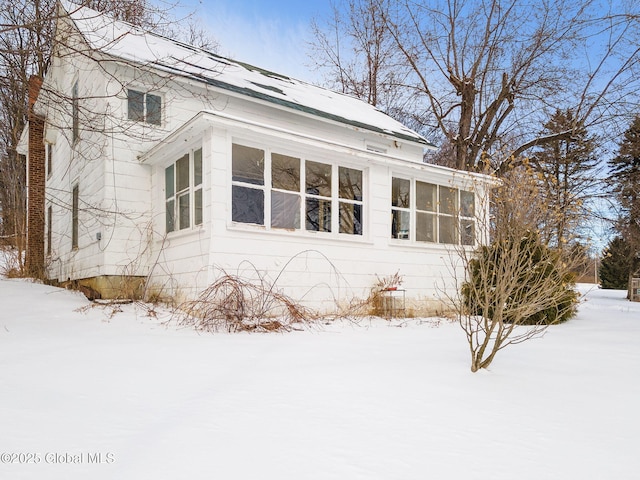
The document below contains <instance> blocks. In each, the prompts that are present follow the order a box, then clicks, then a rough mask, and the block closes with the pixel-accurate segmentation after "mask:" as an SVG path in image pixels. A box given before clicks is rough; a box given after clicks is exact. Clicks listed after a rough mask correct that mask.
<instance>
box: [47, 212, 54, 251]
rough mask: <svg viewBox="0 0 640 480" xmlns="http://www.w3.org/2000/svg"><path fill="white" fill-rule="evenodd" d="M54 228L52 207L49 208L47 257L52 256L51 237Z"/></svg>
mask: <svg viewBox="0 0 640 480" xmlns="http://www.w3.org/2000/svg"><path fill="white" fill-rule="evenodd" d="M52 226H53V210H52V207H51V205H49V207H47V255H51V237H52V231H51V230H52Z"/></svg>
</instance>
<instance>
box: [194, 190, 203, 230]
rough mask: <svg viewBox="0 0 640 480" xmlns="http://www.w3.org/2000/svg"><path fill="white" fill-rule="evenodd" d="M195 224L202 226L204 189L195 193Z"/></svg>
mask: <svg viewBox="0 0 640 480" xmlns="http://www.w3.org/2000/svg"><path fill="white" fill-rule="evenodd" d="M193 197H194V198H193V202H194V203H193V223H194V224H195V225H202V189H201V188H200V189H198V190H196V191H195V192H193Z"/></svg>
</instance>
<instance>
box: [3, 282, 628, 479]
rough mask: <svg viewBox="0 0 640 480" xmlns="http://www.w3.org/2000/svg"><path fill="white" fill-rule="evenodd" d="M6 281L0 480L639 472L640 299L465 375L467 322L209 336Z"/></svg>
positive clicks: (605, 302)
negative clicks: (111, 314)
mask: <svg viewBox="0 0 640 480" xmlns="http://www.w3.org/2000/svg"><path fill="white" fill-rule="evenodd" d="M88 303H89V302H88V301H86V300H85V299H84V297H82V296H81V295H79V294H77V293H75V292H69V291H65V290H60V289H56V288H53V287H49V286H44V285H39V284H34V283H30V282H26V281H21V280H8V279H0V454H2V455H1V458H0V459H1V460H2V463H0V478H1V479H65V480H67V479H93V480H95V479H119V480H123V479H136V480H138V479H278V480H282V479H296V480H299V479H322V480H328V479H341V480H344V479H362V480H365V479H366V480H372V479H385V480H388V479H431V478H433V479H464V480H469V479H492V480H501V479H505V480H507V479H508V480H513V479H519V480H521V479H536V480H541V479H563V480H566V479H580V480H585V479H616V480H623V479H637V478H640V477H639V475H640V474H639V473H638V472H640V455H639V454H638V452H639V451H640V304H632V303H629V302H627V301H626V300H625V298H624V292H620V291H603V290H597V289H595V290H591V291H589V292H588V293H587V295H586V300H585V301H584V303H583V304H582V306H581V307H580V312H579V315H578V317H577V318H576V319H574V320H572V321H570V322H569V323H567V324H564V325H559V326H555V327H553V328H551V329H550V330H548V332H547V334H546V336H545V337H543V338H542V339H538V340H534V341H531V342H527V343H525V344H522V345H519V346H514V347H510V348H508V349H506V350H504V351H503V352H502V353H501V354H500V355H499V356H498V357H497V358H496V360H495V362H494V364H493V366H492V368H491V370H490V371H483V372H479V373H476V374H473V373H471V372H470V371H469V354H468V351H467V349H466V345H465V341H464V337H463V334H462V331H461V330H460V328H459V327H458V326H457V325H456V324H450V323H441V324H440V325H436V324H434V322H433V321H411V322H409V323H407V324H405V325H404V326H398V324H397V323H396V324H389V323H386V322H384V321H375V322H366V323H363V324H361V325H359V326H355V325H352V324H342V325H331V326H324V327H323V328H322V329H317V330H312V331H304V332H293V333H288V334H214V335H212V334H197V333H195V332H193V331H190V330H185V329H176V328H175V327H172V326H168V327H167V326H164V325H163V324H162V323H161V322H162V320H163V319H162V318H158V319H156V318H152V317H148V316H146V312H145V311H144V309H141V308H139V307H137V308H136V307H134V306H127V307H125V308H123V310H124V311H123V312H122V313H119V314H117V315H115V316H114V317H113V318H109V316H108V315H107V312H106V311H105V310H103V309H100V308H90V309H86V310H85V311H78V309H79V308H81V307H83V306H85V305H88Z"/></svg>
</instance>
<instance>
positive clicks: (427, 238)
mask: <svg viewBox="0 0 640 480" xmlns="http://www.w3.org/2000/svg"><path fill="white" fill-rule="evenodd" d="M416 240H417V241H418V242H435V241H436V215H435V214H433V213H422V212H418V213H416Z"/></svg>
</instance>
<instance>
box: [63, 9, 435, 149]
mask: <svg viewBox="0 0 640 480" xmlns="http://www.w3.org/2000/svg"><path fill="white" fill-rule="evenodd" d="M61 4H62V6H63V8H64V9H65V10H66V11H67V12H68V13H69V17H70V19H71V20H72V21H73V23H74V25H75V26H76V28H77V29H78V31H79V32H80V33H81V34H82V36H83V37H84V38H85V40H86V41H87V43H88V44H89V47H90V48H91V49H94V50H97V51H100V52H102V53H104V54H107V55H109V56H111V57H115V58H117V59H122V60H124V61H127V62H133V63H136V64H139V65H143V66H149V67H152V68H154V69H157V70H160V71H163V72H166V73H169V74H172V75H178V76H182V77H187V78H190V79H192V80H195V81H198V82H203V83H205V84H208V85H211V86H214V87H217V88H220V89H223V90H226V91H229V92H234V93H236V94H240V95H244V96H248V97H252V98H256V99H260V100H264V101H266V102H270V103H273V104H276V105H280V106H283V107H286V108H290V109H293V110H297V111H300V112H305V113H307V114H311V115H314V116H318V117H321V118H324V119H327V120H332V121H336V122H340V123H343V124H347V125H351V126H353V127H358V128H363V129H366V130H369V131H372V132H376V133H381V134H385V135H389V136H392V137H396V138H400V139H403V140H407V141H411V142H417V143H420V144H423V145H427V146H432V144H431V143H429V142H428V141H427V140H426V139H425V138H424V137H422V136H421V135H420V134H418V133H416V132H414V131H413V130H411V129H409V128H407V127H405V126H404V125H403V124H402V123H400V122H398V121H396V120H394V119H393V118H391V117H389V116H388V115H386V114H385V113H383V112H381V111H380V110H378V109H377V108H375V107H373V106H372V105H369V104H368V103H366V102H363V101H362V100H359V99H357V98H354V97H351V96H348V95H345V94H341V93H337V92H333V91H331V90H328V89H325V88H322V87H318V86H316V85H312V84H310V83H307V82H303V81H301V80H296V79H293V78H290V77H287V76H285V75H281V74H278V73H275V72H271V71H269V70H265V69H263V68H259V67H255V66H253V65H249V64H246V63H242V62H238V61H235V60H231V59H228V58H225V57H221V56H220V55H216V54H214V53H212V52H209V51H206V50H203V49H201V48H198V47H194V46H192V45H187V44H185V43H181V42H178V41H175V40H172V39H169V38H166V37H163V36H160V35H157V34H154V33H149V32H146V31H144V30H142V29H141V28H138V27H135V26H133V25H130V24H128V23H125V22H121V21H117V20H113V19H112V18H110V17H108V16H107V15H105V14H102V13H98V12H96V11H94V10H91V9H89V8H85V7H79V6H77V5H74V4H72V3H70V2H68V1H67V0H62V2H61Z"/></svg>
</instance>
